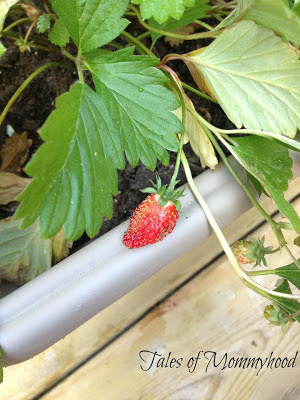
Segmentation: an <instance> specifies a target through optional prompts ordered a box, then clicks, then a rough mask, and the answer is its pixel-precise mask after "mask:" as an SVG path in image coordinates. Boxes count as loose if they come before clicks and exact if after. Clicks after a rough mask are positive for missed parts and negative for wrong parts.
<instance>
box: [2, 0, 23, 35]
mask: <svg viewBox="0 0 300 400" xmlns="http://www.w3.org/2000/svg"><path fill="white" fill-rule="evenodd" d="M18 1H19V0H1V1H0V31H2V28H3V24H4V21H5V18H6V15H7V13H8V11H9V9H10V7H12V6H13V5H14V4H16V3H17V2H18Z"/></svg>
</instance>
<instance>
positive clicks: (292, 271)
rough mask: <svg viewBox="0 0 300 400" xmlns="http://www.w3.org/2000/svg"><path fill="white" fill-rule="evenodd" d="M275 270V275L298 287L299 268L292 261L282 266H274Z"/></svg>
mask: <svg viewBox="0 0 300 400" xmlns="http://www.w3.org/2000/svg"><path fill="white" fill-rule="evenodd" d="M275 271H276V274H277V275H279V276H281V277H282V278H285V279H287V280H288V281H290V282H291V283H292V284H293V285H295V286H296V287H297V288H298V289H300V269H299V268H298V267H297V265H296V264H295V263H294V262H293V263H291V264H289V265H285V266H284V267H280V268H276V269H275Z"/></svg>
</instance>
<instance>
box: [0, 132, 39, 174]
mask: <svg viewBox="0 0 300 400" xmlns="http://www.w3.org/2000/svg"><path fill="white" fill-rule="evenodd" d="M31 145H32V140H31V139H28V138H27V132H23V133H22V134H21V135H18V134H17V133H15V134H14V135H12V136H11V137H10V138H7V139H6V141H5V144H4V146H3V147H2V149H1V152H0V156H1V158H2V164H1V168H0V169H1V170H2V171H5V172H11V173H20V171H21V168H22V167H23V165H24V164H25V162H26V160H27V158H28V154H29V148H30V146H31Z"/></svg>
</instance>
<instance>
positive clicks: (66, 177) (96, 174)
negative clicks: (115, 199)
mask: <svg viewBox="0 0 300 400" xmlns="http://www.w3.org/2000/svg"><path fill="white" fill-rule="evenodd" d="M56 107H57V108H56V110H55V111H53V112H52V113H51V115H50V116H49V118H48V119H47V121H46V122H45V124H44V125H43V127H42V128H41V132H40V136H41V138H42V139H43V140H44V141H45V143H44V144H43V145H42V146H41V147H40V148H39V149H38V151H37V152H36V153H35V155H34V157H33V158H32V159H31V160H30V162H29V163H28V164H27V166H26V169H25V170H26V173H27V174H28V175H30V176H34V179H33V180H32V181H31V182H30V184H29V185H28V186H27V187H26V189H25V190H24V192H23V193H21V195H20V196H19V200H22V202H21V204H20V205H19V207H18V209H17V211H16V214H15V218H24V220H23V221H22V223H21V228H26V227H27V226H29V225H30V224H32V223H33V222H34V221H35V220H36V219H37V218H38V217H39V216H40V229H41V235H42V236H43V237H52V236H54V235H55V234H56V233H57V232H58V231H59V230H60V228H61V227H62V226H63V225H64V227H65V234H66V237H67V239H68V240H71V241H73V240H75V239H77V238H78V237H80V236H81V235H82V233H83V232H84V230H85V229H86V231H87V233H88V235H89V236H94V235H95V234H96V233H97V232H98V230H99V229H100V225H101V222H102V216H103V215H105V216H106V217H107V218H111V215H112V210H113V206H112V194H117V191H118V177H117V169H116V168H123V167H124V156H123V154H122V149H121V147H120V141H119V137H118V131H117V129H116V124H115V122H114V120H113V118H112V117H111V115H110V113H109V111H108V109H107V106H106V104H105V103H104V101H103V99H102V98H101V97H100V96H99V95H97V93H95V92H94V91H93V90H92V89H91V88H90V87H89V86H87V85H86V84H81V83H76V84H75V85H73V86H72V87H71V89H70V91H69V92H67V93H64V94H63V95H61V96H60V97H59V98H58V99H57V104H56Z"/></svg>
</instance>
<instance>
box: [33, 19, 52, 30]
mask: <svg viewBox="0 0 300 400" xmlns="http://www.w3.org/2000/svg"><path fill="white" fill-rule="evenodd" d="M50 21H51V14H42V15H41V16H40V17H39V19H38V21H37V23H36V27H37V29H38V31H39V32H40V33H45V32H46V31H47V30H48V29H50Z"/></svg>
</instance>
